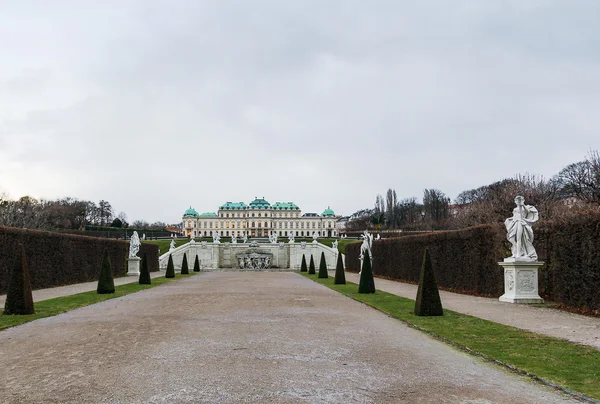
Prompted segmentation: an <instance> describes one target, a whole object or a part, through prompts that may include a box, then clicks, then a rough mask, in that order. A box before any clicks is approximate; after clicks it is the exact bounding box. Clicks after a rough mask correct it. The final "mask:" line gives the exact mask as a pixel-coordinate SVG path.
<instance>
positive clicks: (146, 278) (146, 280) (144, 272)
mask: <svg viewBox="0 0 600 404" xmlns="http://www.w3.org/2000/svg"><path fill="white" fill-rule="evenodd" d="M139 283H140V285H150V284H152V278H150V271H149V270H148V256H147V255H146V253H144V255H143V256H142V269H141V270H140V280H139Z"/></svg>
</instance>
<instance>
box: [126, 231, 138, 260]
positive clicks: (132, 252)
mask: <svg viewBox="0 0 600 404" xmlns="http://www.w3.org/2000/svg"><path fill="white" fill-rule="evenodd" d="M140 244H141V243H140V237H139V236H138V234H137V231H134V232H133V235H132V236H131V239H130V241H129V258H137V254H138V251H140Z"/></svg>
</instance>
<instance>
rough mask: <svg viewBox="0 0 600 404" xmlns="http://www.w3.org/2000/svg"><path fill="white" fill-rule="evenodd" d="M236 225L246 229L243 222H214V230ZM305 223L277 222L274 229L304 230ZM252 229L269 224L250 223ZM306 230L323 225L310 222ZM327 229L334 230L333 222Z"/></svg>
mask: <svg viewBox="0 0 600 404" xmlns="http://www.w3.org/2000/svg"><path fill="white" fill-rule="evenodd" d="M200 223H201V225H200V226H198V227H201V228H203V229H207V228H208V229H211V228H213V222H200ZM236 223H237V228H242V229H245V228H246V222H244V221H242V222H214V225H215V226H214V228H216V229H218V228H219V227H221V228H226V229H229V228H231V229H235V228H236ZM304 224H305V222H276V223H275V226H274V227H277V228H279V229H288V228H289V229H304V228H305V226H304ZM193 227H196V222H193V221H191V220H190V221H188V222H187V228H188V229H190V228H193ZM250 227H260V228H262V227H269V222H250ZM322 227H323V228H325V223H323V226H322ZM306 228H307V229H309V228H313V229H315V228H317V229H318V228H321V223H320V222H309V223H306ZM327 228H329V229H331V228H333V222H327Z"/></svg>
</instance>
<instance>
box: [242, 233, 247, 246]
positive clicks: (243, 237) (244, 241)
mask: <svg viewBox="0 0 600 404" xmlns="http://www.w3.org/2000/svg"><path fill="white" fill-rule="evenodd" d="M247 242H248V235H247V234H246V233H244V235H243V236H242V243H244V244H246V243H247Z"/></svg>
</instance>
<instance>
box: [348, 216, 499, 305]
mask: <svg viewBox="0 0 600 404" xmlns="http://www.w3.org/2000/svg"><path fill="white" fill-rule="evenodd" d="M502 237H503V235H502V234H501V233H500V232H499V231H498V226H491V225H484V226H477V227H471V228H468V229H464V230H454V231H444V232H433V233H427V234H421V235H414V236H408V237H401V238H394V239H383V240H379V241H374V242H373V258H372V259H373V272H374V274H375V275H379V276H386V277H389V278H394V279H399V280H404V281H408V282H414V283H416V282H418V281H419V274H420V270H421V263H422V261H423V251H424V250H425V248H429V252H430V255H431V261H432V263H433V268H434V271H435V278H436V280H437V282H438V285H439V286H441V287H444V288H446V289H451V290H455V291H458V292H464V293H476V294H482V295H490V296H500V294H501V292H502V282H503V274H502V271H501V268H500V267H499V266H498V261H500V260H501V259H502V258H503V257H504V256H505V255H503V254H505V250H503V248H505V247H504V244H503V242H502ZM360 245H361V244H360V243H352V244H349V245H347V246H346V268H347V269H351V270H358V269H359V267H360V260H359V259H358V256H359V254H360Z"/></svg>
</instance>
